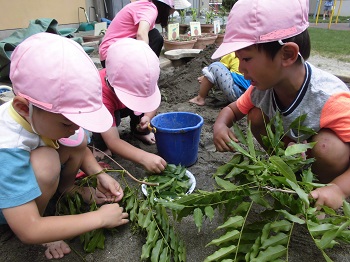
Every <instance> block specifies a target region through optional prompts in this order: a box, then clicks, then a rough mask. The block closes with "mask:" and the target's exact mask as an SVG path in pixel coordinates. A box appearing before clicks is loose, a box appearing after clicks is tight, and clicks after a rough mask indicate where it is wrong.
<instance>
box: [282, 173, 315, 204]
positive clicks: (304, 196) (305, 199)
mask: <svg viewBox="0 0 350 262" xmlns="http://www.w3.org/2000/svg"><path fill="white" fill-rule="evenodd" d="M286 181H287V183H288V184H289V185H290V187H291V188H292V189H293V190H294V191H295V192H296V193H297V194H298V196H299V197H300V199H301V200H302V201H303V202H304V204H305V205H306V207H309V206H310V201H309V195H308V194H306V193H305V191H304V190H302V189H301V188H300V187H299V185H298V184H297V183H294V182H292V181H290V180H289V179H287V180H286Z"/></svg>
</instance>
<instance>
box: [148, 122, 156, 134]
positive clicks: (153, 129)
mask: <svg viewBox="0 0 350 262" xmlns="http://www.w3.org/2000/svg"><path fill="white" fill-rule="evenodd" d="M148 130H149V131H150V132H152V133H156V132H157V128H155V127H152V126H151V123H148Z"/></svg>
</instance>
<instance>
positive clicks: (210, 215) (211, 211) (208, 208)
mask: <svg viewBox="0 0 350 262" xmlns="http://www.w3.org/2000/svg"><path fill="white" fill-rule="evenodd" d="M204 213H205V215H206V216H207V217H208V218H209V220H210V221H212V220H213V218H214V209H213V207H212V206H206V207H205V208H204Z"/></svg>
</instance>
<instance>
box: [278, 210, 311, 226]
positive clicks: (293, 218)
mask: <svg viewBox="0 0 350 262" xmlns="http://www.w3.org/2000/svg"><path fill="white" fill-rule="evenodd" d="M276 212H278V213H281V214H283V216H284V217H285V218H286V219H288V220H289V221H292V222H294V223H297V224H300V225H303V224H305V221H304V220H302V219H300V218H299V217H297V216H295V215H292V214H290V213H288V212H287V210H276Z"/></svg>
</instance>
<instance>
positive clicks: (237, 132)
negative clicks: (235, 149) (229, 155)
mask: <svg viewBox="0 0 350 262" xmlns="http://www.w3.org/2000/svg"><path fill="white" fill-rule="evenodd" d="M232 128H233V132H234V133H235V136H236V137H237V139H238V141H239V142H240V143H242V144H244V145H246V144H247V141H246V139H245V137H244V134H243V132H242V129H241V128H240V127H239V125H238V124H237V123H236V122H234V123H233V125H232Z"/></svg>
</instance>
